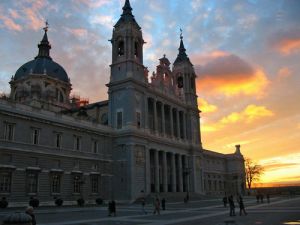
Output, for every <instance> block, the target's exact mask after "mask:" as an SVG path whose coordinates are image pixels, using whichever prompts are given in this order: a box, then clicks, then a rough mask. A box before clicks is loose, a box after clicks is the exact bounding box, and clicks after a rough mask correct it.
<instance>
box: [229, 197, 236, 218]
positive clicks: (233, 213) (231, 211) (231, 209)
mask: <svg viewBox="0 0 300 225" xmlns="http://www.w3.org/2000/svg"><path fill="white" fill-rule="evenodd" d="M228 201H229V208H230V212H229V216H235V205H234V201H233V196H232V195H230V197H229V198H228Z"/></svg>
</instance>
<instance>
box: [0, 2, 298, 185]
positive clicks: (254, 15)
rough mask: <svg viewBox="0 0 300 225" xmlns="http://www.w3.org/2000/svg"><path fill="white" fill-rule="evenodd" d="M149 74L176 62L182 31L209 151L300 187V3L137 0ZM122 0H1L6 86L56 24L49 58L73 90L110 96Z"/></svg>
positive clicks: (1, 79)
mask: <svg viewBox="0 0 300 225" xmlns="http://www.w3.org/2000/svg"><path fill="white" fill-rule="evenodd" d="M130 2H131V6H132V8H133V14H134V15H135V18H136V20H137V22H138V23H139V25H140V26H141V27H142V31H143V36H144V39H145V41H146V42H147V44H146V45H145V48H144V65H145V66H147V67H148V68H149V71H150V73H149V74H151V73H152V71H154V70H155V67H156V65H157V64H158V59H159V58H161V57H162V56H163V54H166V56H167V57H168V58H169V60H170V61H171V62H174V60H175V57H176V56H177V52H178V47H179V29H180V28H182V29H183V37H184V43H185V47H186V49H187V54H188V55H189V57H190V59H191V61H192V63H193V64H194V66H195V70H196V73H197V75H198V78H197V94H198V97H199V99H198V103H199V109H200V110H201V111H202V114H201V123H202V126H201V132H202V142H203V146H204V148H206V149H209V150H214V151H218V152H222V153H232V152H233V151H234V145H236V144H241V150H242V154H243V155H244V156H245V157H249V158H252V159H253V160H256V161H257V162H259V163H261V164H262V165H263V166H264V167H265V174H264V176H263V177H262V181H261V182H262V183H268V184H270V183H272V184H290V183H297V184H300V147H299V146H300V74H299V73H300V1H298V0H285V1H284V0H248V1H246V0H244V1H242V0H230V1H229V0H224V1H222V0H131V1H130ZM123 4H124V0H64V1H62V0H0V59H1V60H0V92H4V93H9V91H10V88H9V84H8V82H9V80H10V78H11V76H12V75H14V73H15V72H16V70H17V69H18V68H19V67H20V66H21V65H22V64H24V63H25V62H27V61H29V60H32V59H33V58H34V57H35V56H36V55H37V53H38V49H37V44H38V42H39V41H40V40H41V39H42V36H43V31H42V27H44V21H45V20H46V19H47V20H48V22H49V26H50V28H49V32H48V37H49V41H50V43H51V45H52V49H51V56H52V58H53V59H54V60H55V61H56V62H58V63H60V64H61V65H62V66H63V67H64V68H65V70H66V71H67V73H68V75H69V77H70V79H71V82H72V84H73V91H74V93H76V94H80V95H81V96H83V97H88V98H89V99H90V102H95V101H100V100H106V99H107V88H106V86H105V84H106V83H108V80H109V73H110V70H109V64H110V63H111V45H110V43H109V42H108V40H109V39H110V38H111V35H112V28H113V25H114V24H115V23H116V22H117V20H118V18H119V16H120V14H121V13H122V10H121V8H122V6H123Z"/></svg>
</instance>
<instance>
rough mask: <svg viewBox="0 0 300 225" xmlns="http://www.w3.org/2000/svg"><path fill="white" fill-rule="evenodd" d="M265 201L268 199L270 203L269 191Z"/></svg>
mask: <svg viewBox="0 0 300 225" xmlns="http://www.w3.org/2000/svg"><path fill="white" fill-rule="evenodd" d="M267 201H268V203H270V194H269V193H268V194H267Z"/></svg>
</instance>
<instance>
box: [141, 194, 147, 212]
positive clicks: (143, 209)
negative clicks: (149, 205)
mask: <svg viewBox="0 0 300 225" xmlns="http://www.w3.org/2000/svg"><path fill="white" fill-rule="evenodd" d="M145 205H146V200H145V198H142V212H143V213H144V214H147V212H146V210H145Z"/></svg>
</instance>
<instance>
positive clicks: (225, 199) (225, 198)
mask: <svg viewBox="0 0 300 225" xmlns="http://www.w3.org/2000/svg"><path fill="white" fill-rule="evenodd" d="M227 202H228V199H227V196H224V198H223V204H224V207H225V208H226V207H227Z"/></svg>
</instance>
